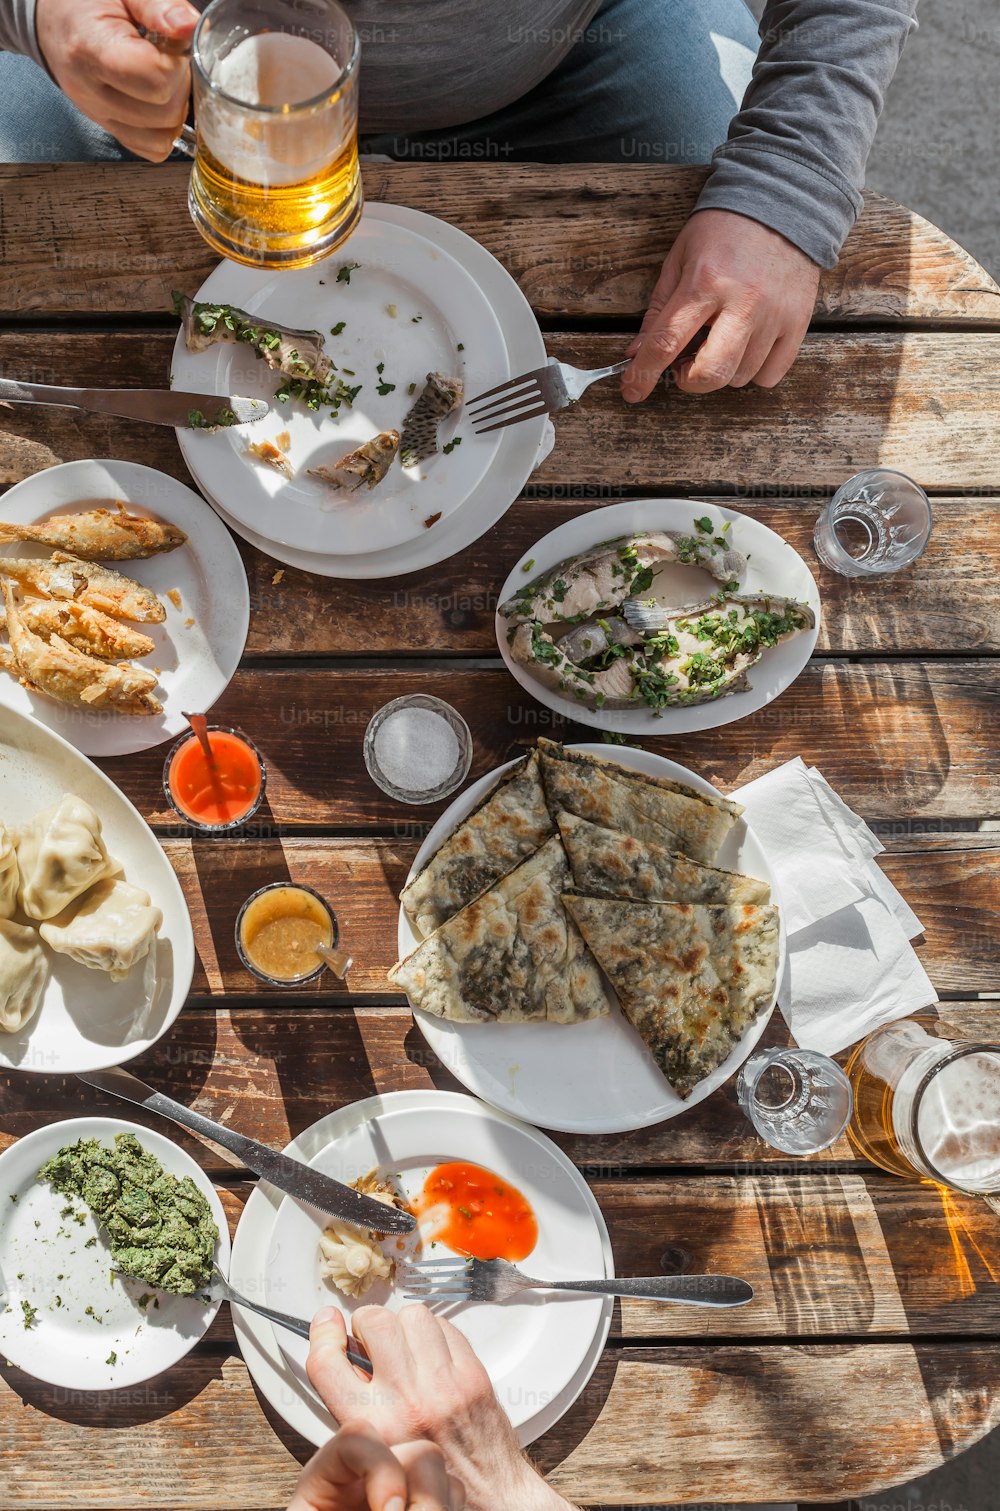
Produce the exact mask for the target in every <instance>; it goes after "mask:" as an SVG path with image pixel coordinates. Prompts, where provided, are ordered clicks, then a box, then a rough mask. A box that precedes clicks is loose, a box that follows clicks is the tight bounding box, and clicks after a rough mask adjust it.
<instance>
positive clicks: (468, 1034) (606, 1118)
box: [398, 744, 785, 1133]
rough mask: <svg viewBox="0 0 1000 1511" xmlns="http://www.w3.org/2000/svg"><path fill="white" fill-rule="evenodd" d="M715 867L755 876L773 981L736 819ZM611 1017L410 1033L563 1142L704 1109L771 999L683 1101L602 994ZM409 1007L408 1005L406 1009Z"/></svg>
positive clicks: (425, 852)
mask: <svg viewBox="0 0 1000 1511" xmlns="http://www.w3.org/2000/svg"><path fill="white" fill-rule="evenodd" d="M567 749H568V750H581V751H584V752H585V753H587V754H589V755H594V756H599V757H603V758H604V759H605V760H614V761H617V762H618V763H619V764H620V765H622V766H624V767H626V768H627V769H628V770H630V771H641V772H644V773H645V774H646V775H647V776H658V777H669V778H671V779H672V780H673V781H675V782H686V783H687V784H688V786H690V787H693V788H694V789H695V791H696V792H706V793H711V794H713V795H716V796H717V795H718V794H717V793H716V789H715V788H714V787H713V786H712V784H711V783H710V782H706V780H705V778H704V777H700V776H698V775H697V774H696V773H695V772H693V771H689V770H688V769H687V767H686V766H680V765H678V763H677V762H676V761H668V760H666V759H664V757H663V756H658V755H653V754H652V753H651V752H650V751H648V750H639V749H632V748H630V747H627V746H623V747H622V748H621V749H616V750H614V751H613V752H612V751H609V749H608V747H607V746H606V745H586V744H573V745H568V746H567ZM513 764H514V763H513V762H512V761H508V762H507V763H506V764H505V765H503V766H499V767H498V768H497V769H496V771H493V772H490V773H488V774H487V775H486V776H484V777H481V778H480V779H479V781H478V782H473V784H472V786H471V787H467V788H466V789H465V791H464V792H463V793H462V794H461V795H460V796H459V797H458V798H456V800H455V801H454V803H452V805H451V807H450V808H448V810H447V811H446V812H445V813H443V814H442V815H441V817H440V818H439V819H438V821H437V823H436V824H435V825H434V827H433V829H432V830H431V832H430V834H428V836H427V838H426V839H425V840H424V843H423V844H422V845H421V847H420V849H419V851H418V852H417V857H416V860H415V861H414V863H413V867H412V869H411V871H410V875H409V877H408V878H407V881H409V880H411V879H412V878H413V877H414V876H415V875H416V874H417V872H418V871H420V870H422V869H423V867H424V866H425V865H426V863H427V861H428V860H429V859H430V857H431V856H432V855H433V854H434V852H435V850H437V849H438V847H439V846H440V845H441V844H442V843H443V842H444V840H445V839H446V838H447V837H448V835H449V834H450V833H451V831H452V830H453V829H454V828H455V827H456V825H457V824H459V823H460V822H461V820H462V819H463V818H465V816H466V815H467V814H468V813H471V811H472V809H473V808H475V807H476V805H477V804H478V803H479V801H480V800H481V798H482V797H483V796H484V794H485V793H486V792H487V791H488V790H489V787H490V785H491V784H492V783H493V782H494V781H495V780H496V778H497V777H498V776H499V775H500V773H501V772H504V771H507V770H508V769H509V767H510V766H512V765H513ZM716 864H717V865H719V866H721V867H723V868H724V869H726V870H731V871H742V872H744V873H745V874H746V875H748V876H756V877H759V879H760V880H761V881H766V882H768V884H769V885H770V887H771V900H772V902H774V903H776V904H777V905H778V908H779V935H778V965H777V971H776V973H775V981H780V980H781V976H782V971H783V969H784V962H785V924H784V914H783V912H782V911H781V899H780V897H779V896H778V893H777V886H776V883H775V879H774V876H773V875H772V872H771V868H770V866H769V865H768V862H767V856H766V855H765V854H764V850H763V848H762V847H761V845H760V842H759V841H758V840H757V838H756V836H755V835H754V833H753V830H752V829H751V828H750V827H749V825H748V824H747V822H746V819H744V818H741V819H739V820H738V821H737V823H736V824H735V825H734V826H733V828H732V829H731V830H730V831H729V833H728V835H727V836H726V839H725V841H724V843H723V846H722V849H721V850H720V851H719V856H718V860H717V861H716ZM419 942H420V941H419V939H418V938H417V936H416V934H415V933H414V931H413V928H412V927H411V924H410V920H409V919H408V918H407V916H406V913H405V911H404V910H403V908H400V910H399V936H398V944H399V954H400V957H401V958H402V957H404V956H406V955H408V954H409V953H410V951H411V950H414V949H415V948H416V947H417V945H418V944H419ZM609 999H610V1001H611V1013H610V1016H609V1017H606V1018H593V1019H591V1020H590V1021H589V1022H587V1023H574V1024H560V1023H451V1022H447V1021H446V1020H445V1019H443V1018H436V1017H435V1016H434V1015H433V1014H432V1013H427V1012H422V1011H421V1010H420V1009H418V1008H414V1009H413V1016H414V1019H415V1020H416V1024H417V1027H418V1028H419V1029H420V1032H421V1033H422V1034H423V1036H424V1038H425V1039H426V1040H427V1042H428V1044H430V1046H431V1048H432V1049H433V1051H434V1053H435V1054H436V1055H437V1057H438V1059H439V1060H440V1061H441V1063H442V1065H444V1066H445V1068H446V1069H447V1070H450V1071H451V1073H452V1075H453V1076H455V1077H456V1078H457V1079H458V1080H459V1081H461V1083H462V1085H463V1086H465V1087H467V1088H468V1090H469V1091H471V1092H474V1093H475V1095H476V1096H479V1097H482V1098H483V1100H484V1101H486V1102H490V1103H492V1105H493V1106H494V1107H500V1108H502V1109H503V1111H504V1112H508V1113H510V1114H511V1115H512V1116H513V1117H516V1118H522V1119H523V1120H524V1121H525V1122H529V1123H538V1124H539V1125H540V1126H541V1127H543V1128H555V1129H558V1130H560V1131H562V1132H565V1133H624V1132H626V1131H628V1130H629V1129H632V1128H646V1127H649V1125H650V1124H652V1123H662V1122H664V1121H665V1120H666V1119H667V1118H672V1117H677V1115H678V1114H679V1113H681V1112H685V1111H686V1110H687V1109H688V1108H689V1107H694V1106H696V1105H697V1104H698V1103H699V1102H703V1101H704V1100H705V1098H706V1097H707V1096H709V1095H710V1094H711V1093H712V1092H713V1091H715V1089H716V1087H718V1086H722V1085H724V1083H725V1082H726V1081H728V1080H729V1077H730V1076H731V1075H734V1074H735V1072H736V1071H737V1070H738V1069H739V1067H740V1066H741V1065H742V1064H743V1061H744V1060H745V1059H746V1058H747V1056H748V1055H749V1054H750V1052H751V1050H752V1049H753V1048H754V1046H755V1045H756V1044H757V1042H758V1040H759V1039H760V1036H761V1034H762V1033H763V1032H764V1029H765V1028H766V1027H767V1023H768V1020H769V1018H770V1016H771V1013H772V1012H773V1011H774V1003H775V1001H776V995H775V997H773V998H772V1000H771V1002H770V1004H769V1005H768V1007H767V1009H766V1011H764V1012H762V1013H761V1014H760V1016H759V1017H757V1018H756V1019H755V1020H754V1022H753V1023H752V1024H751V1025H750V1027H749V1028H748V1029H747V1031H746V1033H745V1034H744V1035H743V1037H742V1039H741V1040H740V1042H739V1043H738V1044H737V1045H736V1046H735V1048H734V1049H733V1051H732V1053H731V1054H730V1055H728V1056H727V1058H726V1059H725V1060H724V1061H723V1063H722V1064H721V1065H719V1066H718V1067H717V1068H716V1069H715V1070H713V1071H712V1073H711V1074H710V1075H707V1076H706V1077H705V1079H704V1080H703V1081H699V1082H698V1085H697V1086H696V1087H695V1089H694V1090H693V1091H692V1093H691V1095H690V1096H689V1097H687V1099H686V1100H684V1101H682V1100H681V1098H680V1097H679V1096H678V1095H677V1093H676V1091H674V1089H673V1087H672V1086H670V1085H669V1084H668V1083H667V1081H666V1080H665V1079H664V1077H663V1075H662V1074H661V1073H660V1070H659V1069H658V1067H657V1065H656V1062H655V1061H654V1060H653V1057H652V1055H651V1054H650V1053H649V1051H648V1050H647V1049H646V1046H645V1045H644V1044H643V1042H642V1040H641V1039H640V1037H639V1035H638V1034H637V1033H636V1031H635V1029H634V1028H633V1027H632V1025H631V1024H630V1023H628V1022H627V1021H626V1019H625V1017H624V1016H623V1014H622V1013H621V1011H620V1010H619V1008H618V1005H617V1003H616V1002H615V1000H614V994H613V993H611V992H610V990H609ZM411 1006H412V1004H411Z"/></svg>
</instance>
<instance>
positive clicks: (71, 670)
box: [3, 580, 163, 715]
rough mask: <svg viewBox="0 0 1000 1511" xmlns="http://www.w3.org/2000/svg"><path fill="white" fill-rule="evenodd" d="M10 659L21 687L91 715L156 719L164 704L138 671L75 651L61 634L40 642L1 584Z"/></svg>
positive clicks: (148, 676)
mask: <svg viewBox="0 0 1000 1511" xmlns="http://www.w3.org/2000/svg"><path fill="white" fill-rule="evenodd" d="M3 592H4V604H5V606H6V610H7V634H8V636H9V638H10V650H11V656H12V658H13V660H14V662H15V663H16V666H17V672H18V675H19V677H20V680H21V681H22V682H23V684H24V686H25V687H27V688H29V689H31V690H33V691H35V692H39V693H45V694H46V695H47V696H48V697H50V698H55V699H56V701H57V702H59V703H68V704H70V705H71V706H72V707H76V708H88V709H91V710H92V711H93V712H95V713H122V714H140V715H149V714H159V713H162V712H163V705H162V703H161V702H160V700H159V699H158V698H157V697H155V695H154V694H153V691H152V689H153V688H154V687H155V686H156V678H155V676H154V675H153V673H152V672H147V671H145V670H143V669H142V668H140V667H137V666H128V665H125V664H123V665H121V666H113V665H110V664H109V663H108V662H106V661H98V660H96V659H95V658H94V657H93V656H85V655H83V654H82V652H80V651H77V650H74V649H73V647H72V646H71V645H68V644H67V643H66V641H65V640H63V639H62V637H61V636H59V635H53V636H52V638H51V639H50V640H43V639H42V638H41V636H40V635H36V634H34V633H33V632H32V631H31V630H29V629H28V628H27V626H26V625H25V624H24V622H23V620H22V618H21V613H20V609H19V608H18V605H17V603H16V601H15V598H14V588H13V585H12V583H11V582H10V581H9V580H5V581H4V585H3Z"/></svg>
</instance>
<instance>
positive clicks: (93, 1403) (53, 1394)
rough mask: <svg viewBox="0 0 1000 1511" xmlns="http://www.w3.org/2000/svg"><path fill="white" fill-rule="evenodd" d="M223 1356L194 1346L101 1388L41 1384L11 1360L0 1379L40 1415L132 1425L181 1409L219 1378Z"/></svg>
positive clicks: (87, 1423) (0, 1368)
mask: <svg viewBox="0 0 1000 1511" xmlns="http://www.w3.org/2000/svg"><path fill="white" fill-rule="evenodd" d="M227 1357H228V1355H224V1354H213V1353H207V1352H202V1351H200V1350H197V1351H195V1352H193V1353H191V1354H188V1356H187V1357H186V1358H185V1359H183V1360H182V1361H181V1362H180V1363H179V1364H175V1365H173V1367H172V1368H170V1369H168V1370H164V1371H163V1373H162V1374H159V1375H154V1377H153V1378H152V1379H151V1380H145V1381H143V1382H142V1383H141V1384H139V1385H129V1386H122V1387H119V1388H117V1389H116V1388H115V1387H113V1386H112V1387H109V1388H108V1389H104V1390H68V1389H66V1388H65V1387H63V1386H59V1385H46V1384H45V1383H44V1382H43V1381H41V1380H36V1379H34V1378H33V1377H32V1376H31V1375H29V1374H26V1373H25V1372H24V1371H23V1370H20V1369H16V1368H15V1367H14V1366H13V1365H12V1364H6V1363H3V1362H0V1379H2V1380H3V1381H4V1382H5V1383H6V1384H7V1385H9V1386H10V1388H11V1390H12V1391H14V1392H15V1394H16V1395H17V1396H18V1397H19V1398H20V1400H21V1402H22V1404H23V1405H25V1406H33V1407H34V1408H35V1409H36V1410H37V1411H41V1412H44V1413H45V1415H46V1416H49V1417H55V1418H56V1419H57V1420H59V1421H61V1422H69V1423H72V1424H73V1426H76V1427H98V1428H100V1427H105V1428H107V1427H111V1428H115V1429H116V1430H118V1431H120V1430H121V1429H122V1428H129V1427H138V1426H141V1425H142V1424H144V1423H149V1422H157V1421H160V1420H161V1418H163V1417H169V1416H171V1415H173V1413H174V1412H177V1411H181V1410H183V1408H184V1407H186V1406H188V1405H189V1404H190V1403H191V1402H192V1401H194V1400H195V1399H196V1398H197V1397H198V1396H199V1395H201V1393H202V1392H203V1391H204V1390H205V1389H206V1387H207V1386H209V1385H210V1384H211V1383H212V1382H213V1381H220V1382H221V1380H222V1376H223V1365H224V1363H225V1361H226V1358H227Z"/></svg>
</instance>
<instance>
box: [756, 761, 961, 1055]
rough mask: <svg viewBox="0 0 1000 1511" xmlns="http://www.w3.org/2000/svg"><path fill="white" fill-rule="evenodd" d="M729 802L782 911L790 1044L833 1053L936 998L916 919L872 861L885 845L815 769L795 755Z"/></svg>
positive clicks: (781, 995)
mask: <svg viewBox="0 0 1000 1511" xmlns="http://www.w3.org/2000/svg"><path fill="white" fill-rule="evenodd" d="M733 796H734V797H735V798H736V800H737V801H738V802H740V803H742V804H743V806H744V808H745V809H746V811H747V818H748V820H749V822H750V824H751V825H752V827H753V831H754V833H755V834H756V835H757V838H758V839H759V840H760V842H761V844H762V845H763V847H764V849H765V850H766V852H767V857H768V860H769V861H770V864H771V868H772V870H773V871H774V875H775V879H776V882H777V889H778V892H779V894H780V898H781V904H782V907H783V909H784V914H785V931H786V935H787V941H788V958H787V961H786V964H785V974H784V978H783V980H782V982H781V985H780V987H779V991H778V1003H779V1005H780V1007H781V1010H782V1012H783V1014H784V1017H785V1021H786V1023H787V1024H788V1026H789V1028H790V1030H791V1032H792V1035H793V1037H794V1039H795V1041H796V1043H797V1044H800V1045H801V1046H802V1047H803V1048H805V1049H817V1050H820V1051H822V1053H824V1054H835V1053H836V1052H837V1051H838V1050H840V1049H844V1048H845V1047H846V1046H847V1045H848V1044H853V1043H856V1042H857V1040H858V1039H861V1038H863V1037H864V1036H865V1034H867V1033H869V1032H870V1031H871V1030H872V1029H873V1028H877V1027H878V1026H879V1025H880V1024H882V1023H890V1022H892V1021H893V1019H896V1018H904V1017H907V1016H908V1015H909V1014H910V1013H914V1012H918V1011H919V1010H920V1009H921V1008H922V1007H928V1006H930V1005H931V1004H932V1003H934V1002H936V1001H937V1000H938V998H937V993H936V991H935V990H934V988H933V986H932V985H931V983H930V980H929V979H928V977H927V973H926V972H925V970H924V968H923V966H922V965H921V964H920V962H919V960H918V959H917V956H916V954H915V952H914V950H913V948H912V946H911V945H910V942H909V941H910V940H911V939H913V938H914V937H915V936H916V935H917V934H919V933H921V931H922V930H921V924H920V920H919V919H918V918H917V916H916V914H915V913H914V912H913V910H912V909H911V908H910V907H909V905H908V904H907V903H906V901H905V900H904V899H903V897H901V896H900V894H899V892H898V891H897V890H896V888H895V887H894V886H893V884H892V882H891V881H890V880H889V878H888V877H887V876H886V875H885V873H884V871H882V870H881V868H880V867H879V866H878V865H876V863H875V856H876V855H878V854H879V853H880V851H882V850H883V849H884V846H883V845H882V844H881V843H880V841H879V840H878V839H877V838H876V836H875V835H874V834H873V833H872V831H871V830H870V829H869V828H868V825H867V824H866V823H865V822H864V820H863V819H861V818H859V817H858V815H857V814H856V813H855V812H853V810H852V809H851V808H849V807H848V806H847V804H846V803H845V802H844V801H843V799H842V798H841V797H839V796H838V795H837V793H836V792H834V790H833V788H832V787H831V786H830V784H829V783H828V782H827V781H826V779H825V778H824V777H823V776H822V775H821V773H820V772H818V771H817V770H816V769H815V768H811V767H808V766H806V764H805V762H804V761H802V760H801V759H798V758H797V759H796V760H794V761H789V762H788V763H787V764H786V765H784V766H779V767H778V768H777V769H776V770H775V771H769V772H768V773H767V775H766V776H763V777H759V778H758V779H757V780H756V781H753V782H748V783H747V785H746V786H745V787H742V788H740V790H739V791H738V792H735V793H734V794H733Z"/></svg>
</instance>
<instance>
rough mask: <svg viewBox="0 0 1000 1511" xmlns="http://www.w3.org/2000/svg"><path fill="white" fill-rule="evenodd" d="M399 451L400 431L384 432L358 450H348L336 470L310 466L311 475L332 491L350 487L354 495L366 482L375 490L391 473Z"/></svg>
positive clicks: (335, 464)
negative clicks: (390, 470) (327, 484)
mask: <svg viewBox="0 0 1000 1511" xmlns="http://www.w3.org/2000/svg"><path fill="white" fill-rule="evenodd" d="M398 450H399V431H398V430H380V431H379V433H378V435H373V436H372V438H371V440H370V441H365V443H364V445H363V446H359V447H358V448H357V450H356V451H348V452H347V454H346V455H345V456H342V457H341V458H340V459H339V460H338V461H336V462H334V464H333V466H332V467H310V468H309V476H310V477H318V478H319V480H320V482H322V483H329V485H330V487H331V488H346V489H348V491H349V492H351V493H353V492H355V490H356V489H358V488H360V487H361V484H362V483H366V484H367V485H368V489H369V491H371V489H372V488H374V487H376V486H377V485H378V484H379V483H380V482H381V481H382V479H383V478H384V477H385V475H386V473H387V472H388V471H389V468H390V467H391V466H392V462H393V458H394V457H395V455H396V452H397V451H398Z"/></svg>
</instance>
